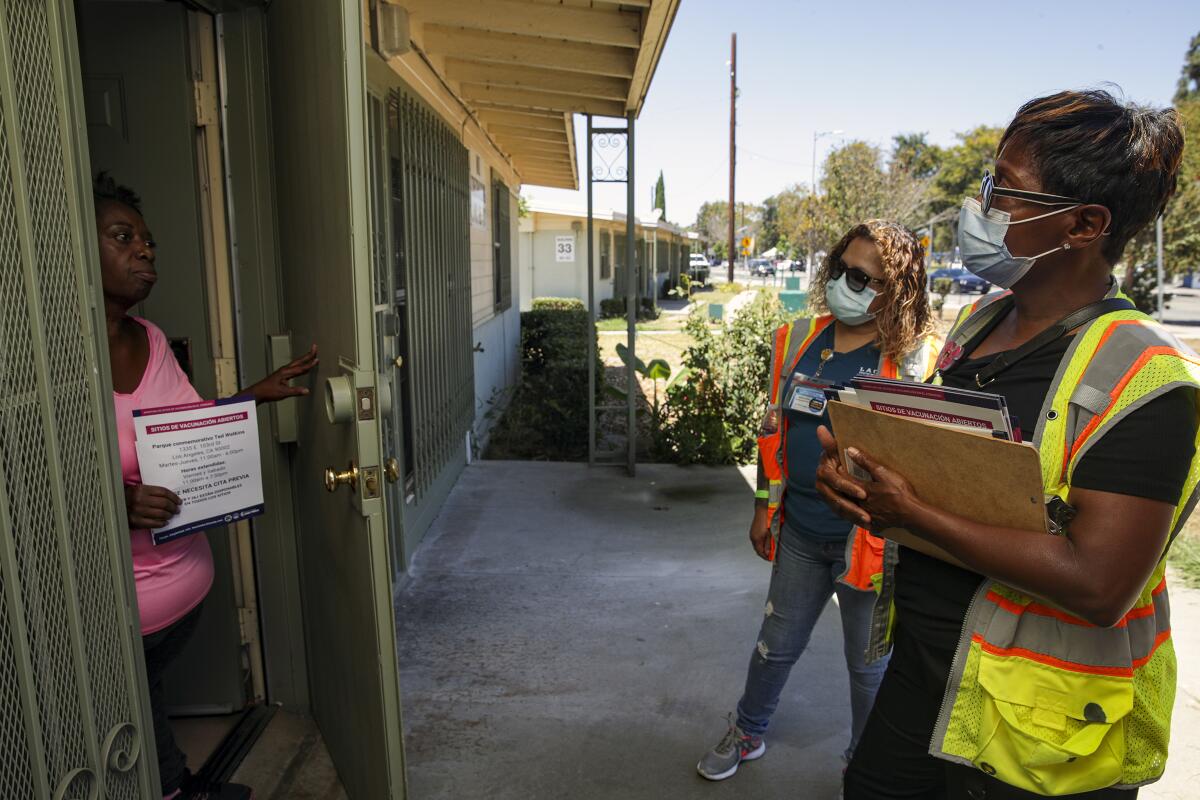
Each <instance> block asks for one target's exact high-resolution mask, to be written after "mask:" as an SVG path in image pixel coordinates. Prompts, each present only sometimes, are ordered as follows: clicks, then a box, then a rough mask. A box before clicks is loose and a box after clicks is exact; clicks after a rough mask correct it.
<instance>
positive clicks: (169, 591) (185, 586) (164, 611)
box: [113, 317, 213, 636]
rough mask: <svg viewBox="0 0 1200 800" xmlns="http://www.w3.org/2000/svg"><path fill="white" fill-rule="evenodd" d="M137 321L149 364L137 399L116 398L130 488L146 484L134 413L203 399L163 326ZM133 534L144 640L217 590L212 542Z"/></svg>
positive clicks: (196, 537)
mask: <svg viewBox="0 0 1200 800" xmlns="http://www.w3.org/2000/svg"><path fill="white" fill-rule="evenodd" d="M133 319H134V320H136V321H137V322H139V323H140V324H141V325H142V327H144V328H145V329H146V336H147V338H149V340H150V358H149V360H148V361H147V362H146V371H145V372H144V373H143V374H142V381H141V383H139V384H138V387H137V389H135V390H134V391H133V393H132V394H121V393H120V392H113V403H114V405H115V406H116V411H117V441H118V443H119V444H120V447H121V477H122V479H123V480H124V482H125V485H126V486H133V485H137V484H139V483H141V482H142V474H141V471H140V470H139V469H138V459H137V447H136V444H135V441H136V437H135V436H134V429H133V412H134V410H135V409H139V408H155V407H157V406H173V405H179V404H183V403H193V402H196V401H198V400H200V399H201V397H200V395H198V394H196V390H195V389H193V388H192V384H191V383H189V382H188V379H187V376H186V375H184V373H183V370H182V369H180V368H179V363H178V362H177V361H176V360H175V354H174V353H172V352H171V348H170V346H169V344H168V343H167V337H166V336H165V335H164V334H163V332H162V331H161V330H159V329H158V326H156V325H154V324H153V323H151V322H147V321H146V320H144V319H140V318H138V317H134V318H133ZM129 533H130V537H131V541H132V549H133V578H134V584H135V586H136V587H137V599H138V612H139V614H140V616H141V622H142V635H143V636H145V635H146V634H149V633H154V632H155V631H160V630H162V629H163V628H166V627H168V626H169V625H171V624H173V623H175V622H178V621H179V620H180V619H182V618H183V617H184V616H185V615H186V614H187V613H188V612H189V611H191V610H192V609H194V608H195V607H196V606H198V605H200V601H202V600H203V599H204V596H205V595H206V594H208V590H209V589H210V588H211V587H212V582H213V560H212V550H211V549H209V546H208V539H207V538H206V537H205V536H203V535H201V534H192V535H190V536H184V537H183V538H181V539H175V540H174V541H170V542H166V543H165V544H161V545H155V544H154V543H153V541H152V540H151V538H150V531H148V530H145V529H142V530H131V531H130V532H129Z"/></svg>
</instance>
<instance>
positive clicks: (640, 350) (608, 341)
mask: <svg viewBox="0 0 1200 800" xmlns="http://www.w3.org/2000/svg"><path fill="white" fill-rule="evenodd" d="M618 343H621V344H624V343H625V340H624V339H622V338H621V337H619V336H601V337H600V358H601V359H602V360H603V361H604V363H605V364H607V365H608V366H610V367H616V366H621V363H622V362H621V359H620V358H618V357H617V344H618ZM691 343H692V337H691V336H688V335H687V334H686V333H681V332H678V331H671V332H666V333H654V332H651V333H647V334H646V335H644V336H639V337H638V338H637V344H636V345H635V346H634V347H635V350H634V355H636V356H637V357H638V358H640V359H641V360H642V361H644V362H646V363H649V362H650V361H653V360H654V359H656V358H661V359H664V360H665V361H666V362H667V363H668V364H670V365H671V369H672V370H677V369H679V364H680V361H681V360H682V358H683V351H684V348H686V347H687V346H688V345H689V344H691Z"/></svg>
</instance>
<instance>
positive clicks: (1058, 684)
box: [868, 286, 1200, 796]
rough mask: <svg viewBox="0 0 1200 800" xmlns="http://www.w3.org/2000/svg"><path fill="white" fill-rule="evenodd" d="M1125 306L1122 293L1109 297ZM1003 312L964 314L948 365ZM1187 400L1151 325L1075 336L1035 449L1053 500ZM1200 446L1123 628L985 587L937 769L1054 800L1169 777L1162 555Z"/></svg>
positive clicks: (947, 710)
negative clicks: (1140, 414)
mask: <svg viewBox="0 0 1200 800" xmlns="http://www.w3.org/2000/svg"><path fill="white" fill-rule="evenodd" d="M1118 294H1119V292H1118V290H1117V288H1116V287H1115V286H1114V288H1113V289H1112V290H1111V291H1110V293H1109V296H1118ZM1007 298H1008V295H1006V294H1001V295H995V296H992V297H989V298H985V299H984V300H982V301H980V302H979V303H976V304H975V305H974V306H971V307H969V308H966V309H964V311H963V313H962V314H961V315H960V317H959V320H958V322H957V323H956V325H955V328H954V330H953V331H952V332H951V334H950V337H949V338H948V340H947V344H946V347H945V348H944V349H943V354H947V353H949V354H950V355H951V356H953V355H955V354H956V351H955V348H958V350H957V352H958V353H961V348H962V346H963V345H964V344H965V343H966V342H968V341H969V340H970V339H971V338H972V336H974V335H975V334H976V333H978V332H979V331H981V330H982V329H983V327H984V326H985V325H987V324H988V323H989V322H990V321H992V320H994V319H995V318H996V316H997V315H999V314H1002V313H1005V312H1006V311H1007V310H1008V308H1009V307H1010V306H1011V302H1012V301H1011V300H1010V299H1007ZM939 365H940V366H945V363H943V362H942V360H939ZM1180 387H1186V388H1190V389H1200V360H1198V359H1197V356H1196V354H1195V353H1194V352H1192V351H1191V350H1190V349H1189V348H1187V347H1186V346H1184V345H1183V344H1181V343H1180V342H1178V341H1177V340H1176V339H1175V338H1174V337H1173V336H1171V335H1170V334H1169V333H1168V332H1167V331H1166V330H1165V329H1164V328H1162V326H1160V325H1158V324H1157V323H1155V322H1154V321H1153V320H1152V319H1150V318H1149V317H1148V316H1146V315H1145V314H1142V313H1140V312H1138V311H1133V310H1129V311H1117V312H1113V313H1110V314H1105V315H1103V316H1101V317H1099V318H1098V319H1096V320H1095V321H1093V322H1092V323H1090V324H1089V325H1087V326H1086V328H1084V329H1081V330H1080V331H1078V332H1077V333H1076V334H1075V337H1074V340H1073V341H1072V343H1071V345H1070V347H1069V349H1068V350H1067V353H1066V355H1065V356H1064V358H1063V360H1062V363H1061V364H1060V366H1059V369H1058V374H1056V375H1055V376H1054V379H1053V382H1052V383H1051V387H1050V391H1049V393H1048V395H1047V398H1046V401H1045V404H1044V406H1043V408H1042V410H1041V413H1040V415H1039V419H1038V421H1037V429H1036V433H1035V436H1034V444H1035V445H1036V446H1037V447H1038V449H1039V452H1040V455H1041V462H1042V478H1043V488H1044V491H1045V494H1046V497H1047V499H1051V498H1053V497H1056V496H1057V497H1061V498H1062V499H1064V500H1066V499H1067V497H1068V496H1069V494H1070V491H1071V478H1072V475H1073V473H1074V469H1075V466H1076V464H1078V463H1079V459H1080V458H1081V457H1082V456H1083V455H1084V454H1085V453H1086V452H1087V451H1088V449H1089V448H1091V447H1092V446H1093V445H1095V443H1096V442H1098V441H1100V440H1101V439H1102V438H1103V437H1104V435H1105V434H1106V433H1108V432H1109V431H1111V430H1112V429H1113V427H1114V426H1115V425H1116V424H1117V423H1119V422H1120V420H1121V419H1123V418H1124V417H1125V415H1127V414H1128V413H1130V412H1132V411H1134V410H1136V409H1137V408H1140V407H1142V406H1143V405H1145V404H1146V403H1148V402H1150V401H1151V400H1153V399H1154V398H1156V397H1160V396H1162V395H1163V394H1165V393H1166V392H1169V391H1172V390H1174V389H1177V388H1180ZM1198 414H1200V411H1198ZM1198 438H1200V436H1198ZM1197 445H1198V447H1197V457H1196V458H1195V459H1194V460H1193V462H1192V466H1191V470H1190V472H1189V474H1188V478H1187V481H1186V482H1185V485H1184V487H1183V491H1182V493H1181V496H1180V498H1179V501H1178V503H1177V504H1176V507H1175V515H1174V519H1173V522H1172V527H1171V535H1170V539H1169V540H1168V543H1167V546H1166V547H1165V548H1164V549H1163V553H1162V554H1161V555H1160V558H1159V561H1158V564H1157V566H1156V567H1155V569H1154V572H1153V573H1152V574H1151V575H1150V578H1149V580H1148V581H1147V582H1146V585H1145V587H1144V588H1143V590H1142V592H1141V594H1140V595H1139V597H1138V599H1137V601H1136V602H1135V603H1134V606H1133V608H1132V609H1130V611H1129V613H1128V614H1126V615H1125V616H1124V618H1122V620H1121V621H1120V622H1118V623H1117V624H1116V625H1114V626H1111V627H1106V628H1105V627H1099V626H1096V625H1093V624H1091V623H1089V622H1087V621H1086V620H1083V619H1080V618H1078V617H1076V616H1074V615H1072V614H1069V613H1068V612H1066V611H1064V610H1063V609H1061V608H1058V607H1056V606H1054V605H1052V604H1049V603H1047V602H1045V601H1043V600H1040V599H1038V598H1035V597H1032V596H1029V595H1027V594H1024V593H1022V592H1019V591H1017V590H1016V589H1013V588H1012V587H1010V586H1006V585H1004V584H1002V583H999V582H998V581H994V580H991V579H986V578H985V579H984V580H983V582H982V583H981V585H980V587H979V589H978V591H977V592H976V594H975V596H974V598H973V600H972V602H971V605H970V606H969V610H968V612H967V616H966V619H965V620H964V622H963V628H962V633H961V635H960V638H959V645H958V650H957V653H956V655H955V658H954V662H953V666H952V668H951V673H950V678H949V680H948V681H947V685H946V693H945V697H944V699H943V702H942V707H941V711H940V713H939V715H938V719H937V723H936V726H935V728H934V732H933V736H932V739H931V741H930V746H929V751H930V753H931V754H932V755H934V756H937V757H939V758H943V759H947V760H950V761H955V762H958V763H962V764H969V765H973V766H975V767H976V768H978V769H980V770H982V771H984V772H986V773H988V774H990V775H995V776H996V777H997V778H999V779H1000V780H1002V781H1004V782H1005V783H1008V784H1011V785H1013V786H1016V787H1019V788H1021V789H1025V790H1027V791H1031V792H1035V793H1037V794H1042V795H1049V796H1054V795H1063V794H1072V793H1076V792H1087V791H1093V790H1096V789H1102V788H1107V787H1120V788H1132V787H1136V786H1141V785H1143V784H1147V783H1151V782H1153V781H1155V780H1157V779H1158V778H1159V777H1161V775H1162V773H1163V770H1164V768H1165V765H1166V757H1167V742H1168V739H1169V737H1170V720H1171V708H1172V705H1173V703H1174V699H1175V650H1174V647H1173V646H1172V643H1171V625H1170V605H1169V602H1168V599H1167V587H1166V580H1165V577H1164V574H1165V570H1166V551H1167V550H1168V549H1169V548H1170V545H1171V542H1173V541H1174V539H1175V536H1176V535H1178V533H1179V531H1180V530H1181V529H1182V528H1183V525H1184V523H1185V522H1186V521H1187V517H1188V515H1189V514H1190V513H1191V511H1192V508H1193V507H1194V505H1195V503H1196V500H1197V485H1198V484H1200V441H1198V442H1197ZM893 582H894V570H893V568H892V564H889V563H887V562H885V572H884V576H883V581H882V589H881V596H880V602H879V603H878V605H877V608H876V620H875V626H873V629H872V630H873V640H872V644H871V647H870V648H869V653H868V655H869V657H878V656H880V655H882V654H883V653H886V652H887V649H888V644H889V643H888V642H887V641H886V639H887V634H888V626H887V624H886V619H887V614H888V609H887V608H886V606H887V604H888V603H890V599H891V594H892V587H893V585H894V583H893Z"/></svg>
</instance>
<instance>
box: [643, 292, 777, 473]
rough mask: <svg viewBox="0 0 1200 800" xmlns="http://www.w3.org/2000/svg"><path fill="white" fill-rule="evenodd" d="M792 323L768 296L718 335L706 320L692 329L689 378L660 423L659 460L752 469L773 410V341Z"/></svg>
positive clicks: (671, 389)
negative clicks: (770, 397)
mask: <svg viewBox="0 0 1200 800" xmlns="http://www.w3.org/2000/svg"><path fill="white" fill-rule="evenodd" d="M786 321H787V316H786V314H785V312H784V310H783V307H782V305H780V303H779V299H778V297H776V296H775V295H774V294H771V293H769V292H761V293H759V295H758V296H757V297H756V298H755V299H754V300H753V302H751V303H750V304H749V305H748V306H746V307H745V308H743V309H742V310H741V311H740V312H739V313H738V314H737V315H736V316H735V317H734V318H733V319H732V320H731V321H727V322H724V323H722V326H721V327H722V329H721V331H720V334H719V335H718V334H717V333H716V332H714V331H713V329H711V328H710V327H709V325H708V322H707V320H706V319H705V318H704V317H703V316H702V315H700V314H695V313H694V314H692V315H691V316H690V317H689V318H688V321H687V324H686V325H685V328H684V329H685V330H686V331H687V332H688V333H689V334H690V335H691V336H692V338H693V339H694V342H693V344H691V345H690V346H688V348H687V349H686V350H685V351H684V354H683V366H684V369H685V370H686V371H687V373H686V375H685V376H684V379H682V380H678V381H675V382H673V383H671V384H670V385H669V386H668V387H667V390H666V395H667V397H666V402H665V403H664V405H663V407H662V409H661V410H660V411H659V412H658V413H657V415H656V418H655V419H654V420H653V421H652V422H653V430H654V435H653V442H652V446H653V450H654V452H653V455H654V457H655V458H656V459H658V460H661V461H670V462H675V463H680V464H691V463H700V464H749V463H752V462H753V461H754V459H755V456H756V453H757V438H758V430H759V425H760V423H761V421H762V415H763V411H764V409H765V408H766V403H767V381H768V376H769V374H770V370H771V363H770V362H771V340H772V336H773V334H774V332H775V329H776V328H778V327H779V326H780V325H782V324H784V322H786Z"/></svg>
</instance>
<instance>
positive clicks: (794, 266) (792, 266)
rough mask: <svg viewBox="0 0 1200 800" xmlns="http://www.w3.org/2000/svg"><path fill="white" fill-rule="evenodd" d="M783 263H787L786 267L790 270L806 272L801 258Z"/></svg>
mask: <svg viewBox="0 0 1200 800" xmlns="http://www.w3.org/2000/svg"><path fill="white" fill-rule="evenodd" d="M783 265H786V266H785V269H787V271H788V272H804V262H803V261H800V260H799V259H797V260H795V261H792V260H788V261H784V262H783ZM783 265H781V266H783Z"/></svg>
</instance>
